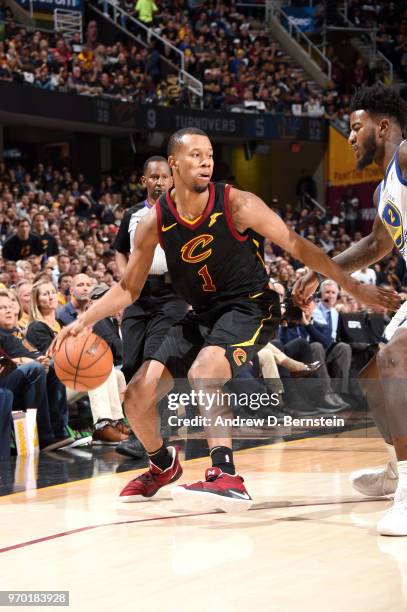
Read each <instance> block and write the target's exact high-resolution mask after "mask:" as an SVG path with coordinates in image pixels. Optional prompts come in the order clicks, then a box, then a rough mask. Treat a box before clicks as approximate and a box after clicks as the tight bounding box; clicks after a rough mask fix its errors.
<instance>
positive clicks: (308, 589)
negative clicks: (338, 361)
mask: <svg viewBox="0 0 407 612" xmlns="http://www.w3.org/2000/svg"><path fill="white" fill-rule="evenodd" d="M236 460H237V463H238V467H239V471H240V472H241V473H242V474H244V476H245V480H246V484H247V488H248V490H249V491H250V493H251V494H252V495H253V497H254V498H255V500H256V505H255V506H254V509H252V510H250V511H249V512H247V513H245V514H243V515H237V516H236V515H235V516H231V515H227V514H206V515H202V514H201V515H197V514H195V515H193V514H189V515H188V514H187V513H186V512H185V511H184V510H183V509H182V508H177V507H176V506H175V505H174V503H173V502H172V501H171V499H170V497H169V494H168V491H166V490H165V489H164V491H162V497H161V499H159V500H158V499H154V500H151V501H149V502H147V503H141V504H118V503H117V502H116V501H115V495H116V494H117V492H118V491H119V490H120V488H121V487H122V486H123V485H124V484H125V483H126V482H127V481H128V480H129V479H130V478H132V477H134V475H135V474H137V472H126V473H123V474H114V475H108V476H100V477H96V478H92V479H89V480H84V481H80V482H73V483H68V484H65V485H57V486H53V487H48V488H46V489H41V490H38V491H28V492H24V493H15V494H12V495H9V496H6V497H3V498H1V499H0V528H1V531H0V553H1V554H0V585H1V586H0V589H2V590H4V589H8V590H9V589H24V590H33V589H66V590H69V591H70V602H71V603H70V609H71V610H75V611H76V610H79V611H82V610H92V611H93V610H95V611H96V612H101V611H105V610H106V611H109V612H110V611H112V610H114V611H115V612H122V611H124V610H134V611H141V612H150V611H151V612H156V611H157V612H167V611H168V612H170V611H171V612H174V611H176V612H184V611H185V612H186V611H191V612H200V611H202V612H203V611H205V612H232V611H233V612H239V611H241V610H242V611H243V610H247V611H249V612H253V611H257V610H267V611H269V610H273V611H274V610H278V611H279V612H281V611H286V610H289V611H291V610H292V611H297V610H301V611H302V612H303V611H308V610H310V611H311V610H312V611H316V610H318V611H319V610H321V611H322V610H323V611H325V610H326V611H341V612H342V611H346V612H359V611H361V612H362V611H363V612H374V611H376V610H377V611H378V610H380V611H386V612H390V611H393V610H397V611H399V610H405V609H406V610H407V538H385V537H380V536H377V535H376V534H375V530H374V527H375V524H376V522H377V520H378V518H379V517H380V516H381V514H382V512H383V511H384V510H385V509H386V508H387V507H388V506H389V505H390V503H391V502H390V501H383V500H380V501H379V500H377V501H374V500H373V501H372V500H366V498H362V497H361V496H359V495H358V494H357V493H354V492H353V491H352V490H351V487H350V485H349V483H348V474H349V472H350V471H352V470H354V469H356V468H359V467H364V466H369V465H379V464H381V463H383V462H384V461H385V451H384V445H383V443H382V442H381V441H380V440H378V439H375V438H372V439H357V438H354V439H351V438H336V439H332V438H329V439H328V438H314V439H308V440H301V441H295V442H286V443H279V444H276V445H273V446H265V447H259V448H255V449H253V450H245V451H241V452H239V453H237V455H236ZM206 466H207V460H204V459H196V460H192V461H190V462H187V463H186V464H184V468H185V471H184V476H183V480H181V481H180V482H187V481H188V480H192V479H200V478H202V476H203V469H204V468H205V467H206ZM27 609H28V608H27Z"/></svg>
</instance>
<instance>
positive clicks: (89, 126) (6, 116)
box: [0, 81, 326, 143]
mask: <svg viewBox="0 0 407 612" xmlns="http://www.w3.org/2000/svg"><path fill="white" fill-rule="evenodd" d="M11 116H13V118H14V120H18V122H19V124H20V125H21V123H22V116H23V117H24V123H25V124H27V125H30V123H31V124H35V125H40V124H41V125H43V126H44V127H50V128H54V127H57V128H58V129H68V130H77V131H84V132H99V133H100V134H103V133H105V134H108V133H112V132H113V131H114V132H115V133H117V134H118V135H119V134H120V133H125V134H128V133H130V132H133V133H137V132H139V133H146V132H162V133H164V134H166V135H167V134H171V133H172V132H175V131H176V130H179V129H180V128H183V127H188V126H196V127H199V128H201V129H202V130H205V131H206V132H208V134H209V135H210V136H211V138H214V139H215V140H216V139H219V140H223V141H225V140H231V141H236V140H238V141H240V142H242V143H243V142H251V141H254V142H256V141H257V142H258V141H267V140H289V141H305V142H307V141H308V142H326V121H325V120H322V119H309V118H308V117H291V116H285V115H271V114H264V115H260V114H258V113H253V114H252V113H250V114H246V113H226V112H208V111H193V110H188V109H182V108H180V109H178V108H166V107H162V106H153V105H150V104H144V105H136V104H131V103H129V102H120V101H118V100H111V99H107V98H98V97H94V98H93V97H87V96H77V95H75V94H72V93H61V92H51V91H46V90H43V89H40V88H37V87H33V86H32V85H21V84H18V83H8V82H6V81H0V122H1V123H3V124H7V123H8V121H9V120H10V119H11V118H12V117H11Z"/></svg>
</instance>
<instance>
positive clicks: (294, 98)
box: [0, 0, 377, 129]
mask: <svg viewBox="0 0 407 612" xmlns="http://www.w3.org/2000/svg"><path fill="white" fill-rule="evenodd" d="M122 4H123V7H124V8H125V9H126V10H128V11H129V12H130V13H131V12H134V7H135V6H136V5H135V4H134V2H122ZM173 5H174V3H170V2H168V1H167V0H162V1H161V2H159V3H157V11H153V21H152V23H151V24H150V25H151V26H152V28H153V29H154V31H155V32H156V33H157V34H159V35H160V36H162V37H164V38H165V39H167V40H168V41H169V42H171V43H172V44H173V45H175V46H176V47H178V48H179V49H180V50H181V51H183V53H184V56H185V69H186V70H187V71H188V72H190V73H191V74H192V75H193V76H195V77H196V78H198V79H199V80H200V81H202V83H203V89H204V98H203V106H204V108H205V109H208V110H211V109H215V110H219V109H223V110H243V109H245V110H251V111H254V112H271V113H282V114H294V115H296V116H308V117H325V118H327V119H330V120H336V121H337V122H338V124H339V127H343V129H346V126H347V119H348V116H347V107H348V104H349V92H350V88H351V87H352V86H354V85H355V86H357V85H361V84H365V83H370V82H372V80H373V78H374V77H375V76H377V70H376V71H373V72H372V71H371V70H368V69H367V67H366V66H365V64H364V63H363V61H362V60H359V61H358V62H357V64H356V66H355V69H354V74H352V77H351V79H348V78H345V77H344V75H343V74H342V73H341V70H340V62H338V63H337V68H336V72H335V71H334V80H333V81H331V82H330V83H329V84H328V86H327V88H326V90H325V91H323V92H322V91H318V88H316V86H315V84H314V87H312V90H310V83H309V81H307V79H306V78H305V76H304V74H303V72H302V71H301V70H299V68H298V66H296V65H295V64H293V63H292V62H291V61H290V58H289V57H288V56H287V55H286V54H284V53H283V52H282V50H281V48H280V45H279V44H278V43H277V42H276V41H275V40H273V38H272V37H271V35H270V33H269V31H268V30H267V29H265V28H264V23H263V22H262V21H261V20H259V19H255V18H253V17H248V16H247V15H245V14H244V13H243V12H238V10H237V9H236V8H234V7H233V6H231V5H230V4H229V3H221V2H220V3H212V4H211V3H210V4H209V7H208V6H207V7H205V9H202V10H195V11H192V12H191V11H190V12H188V3H186V2H178V3H177V7H178V8H177V7H176V8H175V10H174V6H173ZM215 5H216V6H215ZM135 14H136V16H138V17H140V14H139V12H137V11H135ZM0 15H1V9H0ZM3 15H4V17H6V18H7V21H6V24H5V30H4V37H3V40H2V41H0V79H2V80H8V81H16V82H20V83H25V84H26V85H27V84H28V85H33V86H36V87H39V88H41V89H46V90H57V91H62V92H71V93H76V94H78V95H88V96H104V97H108V98H111V99H118V100H124V101H131V102H148V103H156V104H163V105H167V106H172V105H177V106H187V107H189V106H191V104H193V103H194V100H193V99H192V98H193V97H192V96H191V94H190V93H189V92H188V90H187V89H186V88H182V87H180V85H179V83H178V81H177V78H176V76H175V75H174V74H172V75H171V74H167V75H166V76H164V75H165V74H166V72H168V71H166V70H165V67H166V64H165V63H163V62H162V61H161V60H160V53H159V51H161V52H163V54H164V55H166V54H167V55H168V59H169V60H171V59H172V58H171V50H169V48H160V43H159V42H157V41H155V40H154V39H152V40H151V41H150V42H149V44H148V47H147V48H145V47H143V46H141V45H139V46H138V45H135V44H130V43H128V44H124V42H123V40H124V39H123V37H120V40H119V39H118V40H117V42H115V43H114V44H111V45H105V44H102V43H101V42H100V41H99V34H98V24H97V22H96V21H94V20H92V21H89V22H88V24H87V27H86V32H85V37H84V42H83V44H81V43H80V40H79V37H78V36H74V37H73V38H72V39H70V40H67V39H66V38H64V37H63V36H62V35H61V34H47V33H44V32H40V31H35V30H28V29H26V28H24V27H21V26H20V25H18V24H16V23H15V22H14V21H12V20H10V17H11V15H10V11H9V9H4V10H3ZM129 27H131V24H130V25H129ZM167 51H168V53H167ZM345 85H346V87H345ZM195 101H196V100H195Z"/></svg>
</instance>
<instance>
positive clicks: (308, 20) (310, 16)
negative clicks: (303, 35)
mask: <svg viewBox="0 0 407 612" xmlns="http://www.w3.org/2000/svg"><path fill="white" fill-rule="evenodd" d="M283 11H284V12H285V14H286V15H287V17H288V22H289V23H293V24H294V25H296V26H297V28H299V29H300V30H301V32H308V33H312V32H315V8H314V7H313V6H283ZM285 27H286V28H287V29H288V24H287V23H286V24H285Z"/></svg>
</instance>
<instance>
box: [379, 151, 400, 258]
mask: <svg viewBox="0 0 407 612" xmlns="http://www.w3.org/2000/svg"><path fill="white" fill-rule="evenodd" d="M404 142H405V141H403V142H402V143H401V144H400V145H399V146H398V147H397V149H396V152H395V153H394V155H393V159H392V160H391V162H390V163H389V165H388V167H387V170H386V176H385V177H384V179H383V180H382V182H381V183H380V185H379V192H378V204H379V205H378V213H379V215H380V218H381V220H382V222H383V224H384V226H385V228H386V229H387V231H388V232H389V234H390V236H391V237H392V239H393V242H394V244H395V245H396V247H397V248H398V249H399V251H400V253H401V255H402V256H403V257H404V259H405V260H406V261H407V179H405V178H404V177H403V175H402V173H401V169H400V166H399V162H398V150H399V148H400V146H401V145H402V144H403V143H404Z"/></svg>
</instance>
